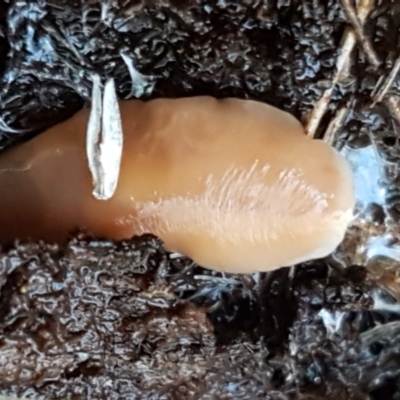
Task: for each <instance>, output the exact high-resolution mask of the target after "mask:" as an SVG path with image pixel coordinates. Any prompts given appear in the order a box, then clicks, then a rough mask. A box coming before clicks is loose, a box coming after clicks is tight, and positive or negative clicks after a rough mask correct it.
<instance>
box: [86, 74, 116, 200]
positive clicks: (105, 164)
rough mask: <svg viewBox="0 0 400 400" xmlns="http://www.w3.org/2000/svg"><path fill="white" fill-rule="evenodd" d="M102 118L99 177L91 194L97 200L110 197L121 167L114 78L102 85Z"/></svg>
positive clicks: (113, 191)
mask: <svg viewBox="0 0 400 400" xmlns="http://www.w3.org/2000/svg"><path fill="white" fill-rule="evenodd" d="M102 111H103V118H102V132H101V141H100V143H99V173H100V175H99V177H98V185H97V186H95V188H94V190H93V195H94V196H95V197H96V198H97V199H99V200H108V199H110V198H111V197H112V196H113V195H114V193H115V190H116V188H117V185H118V178H119V173H120V167H121V158H122V149H123V132H122V123H121V114H120V110H119V104H118V98H117V95H116V92H115V83H114V79H109V80H108V81H107V82H106V83H105V85H104V95H103V110H102Z"/></svg>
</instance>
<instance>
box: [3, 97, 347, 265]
mask: <svg viewBox="0 0 400 400" xmlns="http://www.w3.org/2000/svg"><path fill="white" fill-rule="evenodd" d="M121 115H122V125H123V130H124V135H125V136H124V151H123V159H122V165H121V175H120V180H119V183H118V187H117V191H116V193H115V195H114V197H113V198H112V199H111V200H109V201H99V200H96V199H94V198H93V196H92V181H91V176H90V173H89V170H88V167H87V160H86V156H85V131H86V125H87V121H88V110H87V109H84V110H82V111H80V112H78V113H77V114H76V115H75V116H73V117H72V118H71V119H69V120H68V121H66V122H64V123H61V124H58V125H56V126H54V127H53V128H51V129H49V130H48V131H46V132H45V133H43V134H41V135H39V136H38V137H36V138H35V139H33V140H31V141H30V142H27V143H25V144H23V145H21V146H19V147H16V148H14V149H12V150H10V151H8V152H7V153H5V154H3V155H2V156H1V157H0V193H2V196H1V198H0V209H1V213H0V238H1V240H3V241H10V240H13V239H15V238H20V239H27V238H33V239H46V240H50V241H63V240H65V239H66V238H67V236H68V234H69V233H70V232H71V231H72V230H75V229H84V230H87V231H88V232H90V233H92V234H94V235H95V236H101V237H106V238H112V239H123V238H130V237H132V236H134V235H141V234H144V233H152V234H154V235H156V236H158V237H159V238H160V239H162V240H163V242H164V244H165V246H166V248H167V249H169V250H174V251H177V252H180V253H182V254H185V255H187V256H189V257H191V258H193V260H194V261H196V262H197V263H198V264H200V265H202V266H204V267H208V268H213V269H217V270H223V271H228V272H243V273H244V272H253V271H264V270H269V269H273V268H278V267H281V266H287V265H291V264H294V263H297V262H301V261H305V260H308V259H313V258H318V257H323V256H326V255H328V254H329V253H331V252H332V251H333V250H334V249H335V248H336V247H337V245H338V244H339V243H340V242H341V240H342V239H343V236H344V233H345V230H346V228H347V225H348V224H349V222H350V221H351V219H352V209H353V206H354V194H353V181H352V173H351V170H350V167H349V165H348V163H347V161H346V160H345V159H344V158H343V157H342V156H341V155H340V154H339V153H338V152H337V151H336V150H335V149H333V148H332V147H330V146H329V145H327V144H326V143H324V142H322V141H318V140H311V139H309V138H308V137H306V136H305V134H304V131H303V128H302V126H301V124H300V123H299V122H298V121H297V120H296V119H295V118H293V117H292V116H290V115H289V114H287V113H285V112H282V111H280V110H277V109H276V108H273V107H270V106H268V105H266V104H263V103H259V102H254V101H249V100H239V99H232V98H230V99H223V100H216V99H214V98H211V97H193V98H181V99H157V100H152V101H148V102H142V101H138V100H134V101H124V102H121Z"/></svg>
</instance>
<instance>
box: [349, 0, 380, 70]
mask: <svg viewBox="0 0 400 400" xmlns="http://www.w3.org/2000/svg"><path fill="white" fill-rule="evenodd" d="M374 3H375V2H374V0H360V1H359V2H358V5H357V9H356V8H355V7H353V5H352V4H351V2H350V0H342V4H343V8H344V9H345V11H346V14H347V17H348V18H349V20H350V22H351V24H352V26H353V29H354V33H355V35H356V37H357V39H358V41H359V43H360V45H361V47H362V49H363V50H364V53H365V55H366V56H367V58H368V62H369V63H370V64H371V65H373V66H374V67H375V68H378V67H379V66H380V65H381V61H380V60H379V57H378V55H377V54H376V52H375V50H374V48H373V47H372V44H371V41H370V40H369V38H368V37H367V36H366V35H365V32H364V23H365V21H366V19H367V17H368V15H369V13H370V12H371V10H372V9H373V7H374V5H375V4H374Z"/></svg>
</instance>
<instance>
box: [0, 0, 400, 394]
mask: <svg viewBox="0 0 400 400" xmlns="http://www.w3.org/2000/svg"><path fill="white" fill-rule="evenodd" d="M399 29H400V5H399V4H398V3H397V2H395V1H391V0H359V1H357V2H352V1H350V0H343V1H338V0H254V1H248V0H239V1H238V0H218V1H215V2H211V1H206V0H119V1H116V0H115V1H110V0H101V1H100V0H90V1H89V0H87V1H78V0H68V1H67V0H34V1H28V0H8V1H4V2H3V3H2V4H1V5H0V55H1V58H0V81H1V83H0V99H1V101H0V148H1V150H4V149H7V148H9V147H11V146H14V145H17V144H18V143H19V142H21V141H24V140H28V139H29V138H31V137H32V136H34V135H37V134H40V133H41V132H42V131H43V130H44V129H46V128H48V127H50V126H52V125H54V124H55V123H57V122H60V121H62V120H64V119H66V118H68V117H69V116H71V115H72V114H74V113H75V112H76V111H77V110H79V109H80V108H81V107H82V106H84V105H85V104H87V103H88V102H89V101H90V95H91V90H92V78H93V76H94V75H98V76H100V77H101V78H102V79H109V78H114V79H115V82H116V87H117V91H118V95H119V96H120V97H123V98H130V97H132V95H140V97H141V98H143V99H149V98H156V97H180V96H193V95H212V96H215V97H219V98H221V97H225V96H234V97H240V98H248V99H255V100H260V101H264V102H267V103H270V104H272V105H274V106H276V107H279V108H281V109H284V110H287V111H289V112H291V113H292V114H294V115H295V116H296V117H298V118H300V119H301V120H302V121H303V122H304V125H305V126H306V129H307V132H308V134H309V135H311V136H313V137H316V138H323V139H324V140H327V141H329V143H332V145H335V146H336V147H338V148H339V149H341V151H343V154H345V155H346V157H348V159H349V161H350V162H351V163H352V165H353V168H354V169H355V173H356V176H357V180H358V182H363V184H359V185H357V188H356V189H357V193H356V195H357V200H358V204H357V210H356V219H355V222H354V224H353V225H352V226H351V228H350V229H349V232H348V234H347V237H346V239H345V241H344V242H343V244H342V245H341V246H340V248H339V249H338V250H337V251H336V252H335V254H333V255H332V256H331V257H329V258H327V259H324V260H317V261H314V262H309V263H306V264H303V265H298V266H295V267H293V268H283V269H280V270H278V271H274V272H271V273H267V274H255V275H252V276H244V277H238V276H234V275H227V274H225V275H223V274H219V273H215V272H211V271H208V270H205V269H202V268H201V267H199V266H197V265H194V264H193V263H192V262H191V261H190V260H188V259H186V258H184V257H182V256H180V255H178V254H169V253H166V252H165V251H164V250H163V248H162V246H161V243H160V242H159V241H158V240H157V239H156V238H154V237H149V236H147V237H142V238H135V239H133V240H131V241H126V242H121V243H113V242H109V241H106V240H97V239H96V240H95V239H93V238H88V237H85V236H83V235H81V234H77V235H76V237H73V238H71V241H70V242H69V244H68V246H66V247H63V248H61V247H59V246H56V245H52V244H46V243H19V242H16V243H15V245H14V246H12V247H11V248H5V247H4V248H2V250H1V253H0V394H2V395H14V396H18V397H21V398H32V399H71V400H78V399H88V400H95V399H96V400H97V399H132V400H133V399H149V400H150V399H152V400H153V399H154V400H155V399H159V400H169V399H171V400H172V399H174V400H175V399H177V400H179V399H204V400H206V399H207V400H208V399H210V400H211V399H212V400H214V399H224V400H225V399H238V400H240V399H243V400H245V399H246V400H247V399H271V400H275V399H288V400H289V399H306V400H317V399H357V400H358V399H360V400H367V399H371V400H374V399H377V400H378V399H387V400H390V399H398V398H400V351H399V348H400V339H399V338H400V334H399V333H400V306H399V301H400V289H399V286H398V285H399V282H400V277H399V272H398V271H397V269H398V268H397V264H398V263H397V260H398V259H399V256H400V243H399V237H400V235H399V233H400V226H399V216H400V191H399V184H398V182H399V180H400V175H399V173H400V172H399V171H400V170H399V168H398V163H399V159H400V147H399V139H398V138H399V134H398V130H399V121H400V117H399V116H400V112H399V98H398V96H399V87H400V76H399V74H398V72H399V69H400V42H399V40H398V39H399ZM138 74H142V75H143V76H145V77H147V78H146V79H148V80H149V85H148V86H147V87H146V86H143V87H142V89H143V90H141V91H138V88H137V87H135V79H134V78H135V77H136V78H137V76H138ZM139 92H140V93H139Z"/></svg>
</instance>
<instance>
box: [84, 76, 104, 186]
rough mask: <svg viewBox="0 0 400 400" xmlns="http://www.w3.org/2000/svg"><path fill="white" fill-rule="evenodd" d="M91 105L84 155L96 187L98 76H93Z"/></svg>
mask: <svg viewBox="0 0 400 400" xmlns="http://www.w3.org/2000/svg"><path fill="white" fill-rule="evenodd" d="M92 80H93V88H92V104H91V109H90V115H89V121H88V126H87V131H86V155H87V159H88V165H89V170H90V173H91V174H92V179H93V185H94V187H95V188H97V187H98V185H99V182H100V176H99V160H98V145H99V142H100V134H101V112H102V109H101V81H100V76H99V75H97V74H96V75H93V77H92Z"/></svg>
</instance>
